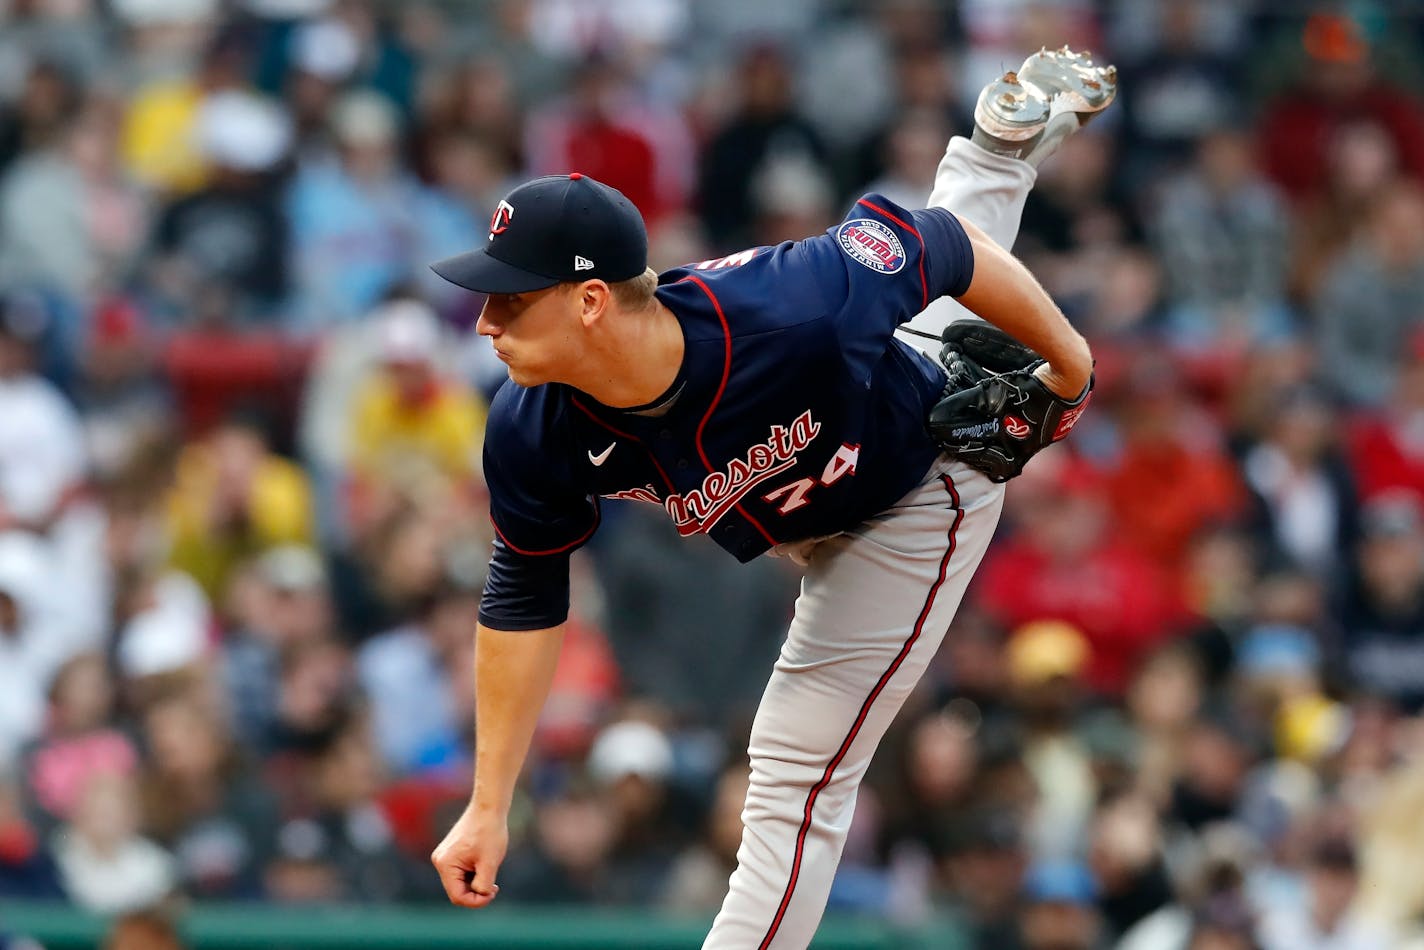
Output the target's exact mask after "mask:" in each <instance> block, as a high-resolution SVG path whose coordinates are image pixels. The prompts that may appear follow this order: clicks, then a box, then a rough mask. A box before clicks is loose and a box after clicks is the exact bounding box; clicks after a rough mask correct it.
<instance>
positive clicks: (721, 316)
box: [678, 274, 781, 547]
mask: <svg viewBox="0 0 1424 950" xmlns="http://www.w3.org/2000/svg"><path fill="white" fill-rule="evenodd" d="M682 280H690V281H692V282H693V283H694V284H696V285H697V286H698V287H700V288H702V292H703V293H704V294H706V295H707V299H708V300H710V301H712V309H713V310H716V311H717V319H718V320H721V321H722V336H723V339H725V340H726V341H727V345H726V352H725V355H724V356H723V358H722V382H721V385H719V386H718V387H717V395H715V396H713V397H712V405H710V406H708V407H707V412H705V413H704V414H703V416H702V421H701V422H699V423H698V424H697V454H698V455H700V456H701V457H702V464H703V465H705V466H707V471H708V473H709V474H710V473H712V472H715V471H716V469H714V468H713V467H712V460H711V459H709V458H708V457H707V450H706V449H704V448H703V447H702V430H704V429H706V428H707V421H708V420H709V419H711V418H712V413H713V412H715V411H716V410H717V403H719V402H721V401H722V394H723V393H724V392H726V391H727V379H728V378H729V377H730V376H731V375H732V328H731V327H730V326H729V325H728V324H727V315H726V314H725V313H723V312H722V304H721V302H720V301H719V300H718V299H717V295H716V294H714V293H712V288H711V287H708V286H707V284H706V283H704V282H703V280H702V278H700V277H697V276H695V275H693V274H688V275H687V276H686V277H684V278H683V279H682ZM678 283H682V281H681V280H680V281H678ZM733 507H734V509H735V510H736V512H737V514H739V515H741V516H742V517H743V518H745V519H747V521H749V522H750V523H751V526H752V527H753V528H756V529H757V530H758V531H760V532H761V536H762V537H763V538H766V541H767V543H768V544H770V545H771V546H772V547H776V546H777V545H778V544H780V543H781V542H779V541H777V540H776V539H775V538H773V537H772V536H771V532H769V531H767V530H766V529H765V528H763V527H762V526H761V522H760V521H758V520H756V519H755V518H753V517H752V516H751V515H750V514H748V513H747V510H746V509H745V508H743V507H742V505H741V502H738V503H737V504H736V505H735V506H733Z"/></svg>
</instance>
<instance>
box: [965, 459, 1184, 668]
mask: <svg viewBox="0 0 1424 950" xmlns="http://www.w3.org/2000/svg"><path fill="white" fill-rule="evenodd" d="M1016 487H1019V486H1016ZM1022 487H1023V488H1025V489H1030V490H1029V491H1020V492H1019V497H1018V498H1017V499H1015V501H1016V503H1017V506H1018V507H1019V509H1020V511H1019V513H1020V515H1021V516H1022V517H1020V519H1019V520H1018V523H1019V524H1021V525H1024V526H1025V527H1026V529H1027V530H1024V531H1023V532H1021V533H1020V534H1019V535H1017V536H1016V537H1014V538H1013V539H1012V540H1009V541H1008V542H1007V543H1005V544H1002V545H1000V546H999V547H998V548H997V549H991V550H990V552H989V554H988V556H987V557H986V558H985V559H984V565H983V567H981V568H980V571H979V575H978V578H977V589H978V592H979V597H980V599H981V603H982V604H983V606H984V607H985V609H986V610H987V611H988V612H989V613H991V614H992V615H994V616H995V617H996V619H998V620H999V621H1000V622H1001V623H1003V624H1004V625H1005V626H1007V627H1010V628H1013V627H1018V626H1020V625H1021V624H1025V623H1028V622H1029V621H1031V620H1050V619H1052V620H1064V621H1067V622H1068V623H1070V624H1073V625H1074V626H1076V627H1077V628H1078V629H1079V630H1081V631H1082V632H1083V634H1084V635H1085V636H1086V637H1087V639H1088V642H1089V644H1090V645H1091V647H1092V655H1091V660H1090V661H1089V664H1088V668H1087V672H1086V677H1085V679H1086V682H1087V684H1088V685H1089V686H1090V687H1091V688H1092V689H1094V690H1096V691H1097V692H1099V693H1101V694H1104V695H1110V696H1116V695H1119V694H1121V692H1122V690H1123V687H1124V686H1125V685H1126V684H1127V681H1128V678H1129V677H1130V676H1131V675H1132V673H1133V671H1134V670H1135V669H1136V668H1137V665H1138V663H1139V661H1140V660H1141V659H1142V658H1143V657H1144V656H1145V655H1146V654H1147V653H1149V652H1150V651H1151V650H1152V648H1153V647H1154V646H1156V645H1157V644H1158V643H1160V642H1161V641H1162V640H1164V639H1165V638H1167V637H1168V636H1169V635H1170V634H1171V632H1172V631H1173V629H1174V627H1175V626H1176V625H1177V624H1178V622H1179V621H1180V619H1181V617H1182V610H1181V607H1180V605H1179V603H1178V601H1177V598H1176V596H1175V595H1174V593H1173V592H1172V589H1171V585H1170V584H1169V583H1168V580H1167V577H1166V576H1165V572H1163V571H1162V570H1160V569H1159V568H1157V567H1156V566H1155V565H1153V564H1151V563H1149V562H1147V561H1144V560H1143V559H1142V557H1141V556H1139V555H1138V554H1136V553H1135V552H1133V551H1132V550H1131V549H1130V548H1128V547H1127V546H1126V545H1125V544H1123V543H1122V542H1120V541H1119V540H1117V538H1116V532H1114V531H1113V530H1112V523H1111V521H1110V519H1109V510H1110V509H1109V501H1108V498H1107V492H1108V490H1109V488H1108V482H1107V481H1106V480H1104V479H1103V478H1102V476H1101V475H1099V474H1097V473H1095V472H1093V471H1091V470H1090V469H1088V468H1087V467H1086V466H1082V465H1078V464H1069V463H1061V465H1060V470H1059V471H1058V472H1057V473H1056V475H1055V476H1054V477H1051V478H1049V479H1047V480H1046V483H1045V482H1038V483H1036V484H1035V483H1032V482H1030V483H1027V484H1024V485H1023V486H1022ZM1032 489H1037V491H1033V490H1032ZM1162 494H1163V493H1162V492H1156V493H1154V497H1158V498H1160V497H1162Z"/></svg>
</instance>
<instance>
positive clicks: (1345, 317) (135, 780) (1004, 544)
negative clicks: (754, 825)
mask: <svg viewBox="0 0 1424 950" xmlns="http://www.w3.org/2000/svg"><path fill="white" fill-rule="evenodd" d="M1064 43H1067V44H1069V45H1072V46H1073V47H1075V48H1084V47H1086V48H1090V49H1092V50H1094V51H1096V52H1098V54H1099V59H1100V61H1112V62H1115V63H1117V65H1118V66H1119V68H1120V73H1121V94H1120V97H1119V101H1118V103H1117V104H1116V105H1114V106H1113V108H1112V109H1110V110H1109V111H1108V112H1107V113H1105V114H1104V115H1103V116H1102V118H1101V119H1099V120H1098V121H1097V122H1095V123H1094V124H1093V125H1092V126H1090V127H1089V128H1088V129H1086V130H1084V132H1083V133H1081V134H1078V135H1075V136H1073V137H1072V138H1070V139H1069V140H1068V141H1067V143H1066V144H1065V146H1064V147H1063V149H1062V150H1061V152H1060V154H1058V155H1057V156H1056V157H1055V158H1053V159H1052V160H1051V161H1049V162H1048V163H1046V165H1045V167H1044V168H1043V170H1042V172H1041V174H1040V176H1039V179H1038V184H1037V186H1036V188H1035V190H1034V191H1033V193H1032V195H1031V197H1030V200H1029V203H1028V207H1027V209H1026V211H1025V216H1024V225H1023V230H1022V232H1021V234H1020V237H1019V240H1018V243H1017V245H1016V247H1015V251H1016V253H1017V254H1019V255H1020V256H1021V257H1022V258H1024V259H1025V260H1026V262H1027V263H1028V264H1029V266H1030V268H1031V269H1032V270H1033V271H1034V272H1035V274H1037V275H1038V276H1039V278H1040V279H1041V280H1042V281H1043V283H1044V284H1045V285H1046V286H1047V287H1048V289H1049V290H1050V292H1051V293H1053V295H1054V296H1055V298H1056V299H1057V300H1058V301H1059V302H1060V303H1061V305H1062V306H1063V308H1064V310H1065V312H1066V313H1067V314H1068V315H1069V317H1070V319H1071V320H1072V321H1073V322H1074V324H1075V325H1076V326H1078V327H1079V328H1080V329H1081V330H1082V331H1083V332H1084V333H1085V334H1086V335H1087V336H1088V338H1089V340H1090V341H1091V342H1092V343H1093V346H1094V351H1095V355H1096V357H1097V361H1098V363H1097V378H1098V389H1097V393H1096V395H1095V398H1094V406H1093V409H1092V411H1091V412H1090V413H1088V414H1087V415H1086V416H1085V418H1084V421H1083V422H1082V424H1080V425H1079V426H1078V428H1077V431H1076V432H1075V434H1074V436H1073V438H1072V439H1071V440H1070V441H1069V442H1068V443H1066V444H1065V445H1064V446H1060V447H1059V448H1056V449H1054V450H1053V451H1052V452H1049V453H1047V454H1045V455H1044V456H1043V457H1042V458H1040V459H1037V460H1036V461H1035V462H1034V464H1033V465H1032V466H1031V467H1030V468H1029V470H1028V471H1027V473H1026V474H1025V475H1024V476H1023V477H1021V478H1020V479H1018V480H1016V481H1015V482H1014V483H1013V485H1012V486H1011V487H1010V489H1009V493H1008V504H1007V508H1006V514H1005V519H1004V523H1003V524H1002V525H1001V527H1000V530H999V535H998V539H997V541H996V543H995V545H994V547H993V548H991V550H990V552H989V555H988V557H987V558H986V561H985V563H984V565H983V567H982V568H981V570H980V572H979V574H978V577H977V578H976V580H975V583H974V585H973V586H972V587H971V590H970V593H969V595H968V598H967V600H966V603H965V605H964V607H963V609H962V610H961V612H960V615H959V617H958V618H957V619H956V621H955V623H954V626H953V628H952V629H951V631H950V634H949V636H948V638H947V640H946V645H945V647H944V649H943V650H942V652H941V656H940V657H939V658H938V659H937V661H936V664H935V666H934V667H933V668H932V670H931V672H930V674H929V675H928V676H927V677H926V679H925V682H924V683H923V684H922V686H921V688H920V689H919V690H918V691H917V693H916V694H915V696H914V697H912V699H911V701H910V702H909V704H908V705H907V708H906V709H905V711H904V713H903V715H902V716H901V717H900V720H899V722H898V723H897V725H896V726H895V727H893V728H892V731H891V733H890V735H889V736H888V737H887V739H886V742H885V744H884V746H883V747H882V750H881V754H880V756H879V757H878V759H877V762H876V764H875V766H874V767H873V769H872V772H871V774H870V776H869V777H868V779H867V781H866V785H865V787H864V789H863V790H862V793H861V795H860V799H859V804H858V810H857V814H856V819H855V825H854V827H853V829H852V832H851V835H850V840H849V843H848V845H847V848H846V852H845V857H844V859H843V861H842V865H841V870H840V873H839V875H838V877H837V880H836V885H835V889H834V892H833V895H832V901H831V905H832V909H833V910H841V911H860V912H865V913H869V914H874V915H877V916H882V917H888V918H890V919H892V920H894V921H897V922H899V923H902V924H905V925H906V926H914V925H916V924H917V923H919V922H922V921H924V920H927V919H931V918H932V917H933V916H934V915H936V914H947V915H951V916H952V917H953V918H954V919H955V920H957V921H958V922H959V924H960V925H961V926H962V927H963V928H965V930H966V933H968V934H969V937H970V945H971V946H972V947H975V948H991V947H992V948H995V950H1095V948H1100V947H1113V946H1115V947H1121V948H1124V950H1176V948H1182V950H1237V948H1241V950H1249V948H1261V950H1312V948H1322V950H1323V948H1331V950H1371V948H1385V947H1405V946H1416V947H1417V946H1424V936H1421V934H1424V873H1421V872H1424V856H1422V855H1424V715H1421V710H1424V105H1421V100H1420V99H1419V98H1418V97H1417V96H1416V95H1415V93H1414V90H1418V89H1421V88H1424V86H1421V83H1420V79H1421V76H1424V55H1421V51H1424V15H1421V14H1420V12H1419V11H1417V10H1416V11H1412V12H1410V11H1409V10H1401V8H1400V5H1397V4H1390V3H1385V2H1375V3H1371V2H1364V0H1362V2H1353V3H1349V4H1314V5H1311V4H1274V3H1270V2H1267V0H1256V2H1251V0H1117V2H1113V0H958V2H951V0H943V2H934V0H776V2H774V3H768V2H754V0H716V2H712V0H706V2H699V0H458V2H457V0H449V2H435V0H422V2H399V3H397V2H389V3H382V2H377V0H0V898H4V897H63V898H66V899H68V900H70V901H72V902H73V903H74V904H75V905H78V906H80V907H83V908H87V909H89V910H93V911H97V912H100V913H105V914H110V913H112V914H120V913H126V912H130V911H134V910H136V909H144V908H149V907H153V906H155V905H158V906H172V904H173V902H175V901H177V902H182V901H185V900H199V901H204V900H265V901H273V902H282V903H300V902H312V901H327V900H353V901H365V902H383V901H435V900H437V899H438V898H439V896H440V889H439V887H438V885H437V882H436V881H435V880H434V877H433V874H432V872H431V871H430V869H429V866H428V864H427V863H426V856H427V855H428V854H429V852H430V850H431V848H432V847H433V846H434V844H435V843H436V842H437V841H438V840H439V839H440V837H441V836H442V835H443V832H444V830H445V828H446V827H448V824H449V822H450V821H451V820H452V818H453V817H454V815H455V814H457V813H458V811H459V810H460V808H461V807H462V806H463V803H464V800H465V797H466V795H467V793H468V783H469V775H470V761H471V747H472V743H473V741H474V740H475V736H474V732H473V727H472V708H473V688H474V687H473V683H472V678H473V677H472V644H471V634H472V632H473V628H474V618H475V612H476V609H477V606H478V602H479V596H480V590H481V585H482V582H483V571H484V565H485V560H486V558H487V555H488V550H489V541H490V533H491V532H490V526H489V523H488V520H487V517H486V502H485V499H486V495H485V491H484V488H483V484H482V480H481V462H480V457H481V455H480V453H481V443H482V433H483V424H484V418H485V411H486V407H487V405H488V399H489V398H490V396H491V395H492V393H493V392H494V390H495V389H497V388H498V386H499V385H500V383H501V381H502V368H501V366H500V364H499V363H498V361H496V360H494V359H493V358H492V354H491V352H490V350H489V348H488V346H487V344H485V343H484V341H482V340H480V339H478V338H477V337H476V336H475V335H474V333H473V331H472V324H473V321H474V318H475V316H476V315H477V313H478V309H479V306H480V300H479V298H478V297H476V296H474V295H470V294H466V293H464V292H461V291H457V290H456V289H454V288H452V287H450V286H448V285H442V284H441V282H439V281H438V279H436V278H434V277H433V275H432V274H430V273H429V271H428V270H427V268H426V265H427V264H428V263H429V262H430V261H432V260H435V259H437V258H440V257H443V256H446V255H448V254H451V253H455V252H458V251H460V250H464V249H467V248H468V247H471V246H474V245H475V244H477V243H478V242H479V241H480V240H481V239H482V238H483V236H484V232H485V230H486V228H485V222H486V221H488V220H489V217H490V213H491V211H492V210H493V206H494V204H495V202H497V201H498V199H499V198H500V197H501V196H502V194H503V193H504V192H505V191H506V190H507V189H508V188H509V187H510V186H511V185H512V184H513V183H516V182H518V181H520V180H522V179H524V178H526V177H528V176H532V175H536V174H546V173H560V172H567V171H571V170H579V171H582V172H584V173H586V174H590V175H593V176H594V177H597V178H599V179H601V180H603V181H606V182H608V183H610V184H612V185H614V186H616V187H618V188H619V189H620V190H622V191H623V192H624V193H625V194H626V195H628V196H629V197H630V198H632V199H633V200H634V201H635V202H636V203H637V204H638V206H639V207H640V208H641V209H642V210H643V212H644V214H645V215H646V217H647V220H648V223H649V227H650V232H651V253H652V257H653V263H654V265H655V266H658V267H667V266H672V265H674V264H678V263H682V262H685V261H692V260H700V259H705V258H711V257H715V256H718V255H723V254H727V253H731V252H734V251H736V250H739V249H741V248H743V247H746V246H749V245H752V244H766V243H775V242H778V241H781V240H786V239H795V238H799V237H804V236H807V235H809V234H812V233H815V232H816V231H818V230H820V229H823V228H825V227H827V226H829V225H831V224H833V223H834V222H835V221H837V220H839V219H840V217H841V216H842V214H843V213H844V210H845V209H846V208H847V207H848V206H849V204H850V202H852V201H853V200H854V197H855V196H857V195H859V194H860V193H862V192H863V191H868V190H878V191H881V192H883V193H886V194H887V195H889V196H890V197H892V198H893V199H894V200H896V201H898V202H901V203H903V204H906V205H910V206H920V205H922V204H923V202H924V201H925V200H926V198H927V196H928V193H929V189H930V185H931V182H932V179H933V175H934V170H935V167H936V163H937V161H938V158H939V156H940V154H941V153H942V151H943V149H944V146H945V143H946V141H947V140H948V138H949V137H950V136H951V135H952V134H967V133H968V131H969V129H970V124H969V118H968V117H969V114H970V111H971V109H972V105H973V102H974V99H975V97H976V95H977V93H978V90H979V88H980V87H981V86H982V85H983V84H984V83H985V82H987V81H988V80H990V79H992V78H994V77H995V76H996V75H997V74H998V73H1000V72H1001V71H1002V70H1003V69H1004V68H1006V67H1011V66H1013V65H1014V64H1016V63H1018V62H1019V61H1020V60H1021V58H1022V57H1023V56H1024V55H1025V54H1026V53H1027V52H1030V51H1033V50H1036V49H1038V48H1039V47H1040V46H1043V45H1047V46H1059V45H1062V44H1064ZM703 540H704V539H700V538H698V539H693V540H692V541H691V542H688V541H684V540H682V539H679V538H678V537H677V536H676V532H675V531H674V530H672V529H671V527H670V526H669V525H668V524H667V523H666V519H665V518H664V517H662V515H661V513H660V512H657V511H654V510H653V509H652V508H651V507H647V506H645V507H642V508H639V507H628V506H626V505H619V504H615V505H610V506H609V508H608V511H607V517H606V519H605V523H604V526H603V527H602V529H601V530H600V532H599V534H598V536H597V537H596V538H595V540H594V542H593V543H592V544H591V545H590V546H589V548H588V549H586V550H585V551H583V552H581V553H580V554H579V555H578V556H577V557H576V559H575V562H574V571H575V579H574V595H573V600H574V603H573V616H572V619H571V623H570V630H569V635H568V640H567V644H566V648H565V652H564V656H563V660H562V663H561V666H560V668H559V672H558V674H557V677H556V681H555V684H554V689H553V694H552V697H551V700H550V702H549V704H548V706H547V709H546V711H545V714H544V716H543V719H542V720H541V723H540V726H539V730H538V734H537V735H536V738H535V749H534V753H533V755H532V757H531V762H530V765H529V768H528V769H527V772H526V775H525V777H524V781H523V783H522V785H521V790H520V794H519V797H518V800H517V802H516V808H515V813H514V821H513V826H512V829H511V833H512V837H511V850H510V855H509V858H508V861H507V863H506V865H505V867H504V869H503V872H502V876H501V880H500V883H501V885H502V888H503V891H502V895H501V902H504V903H516V902H560V903H566V904H580V903H599V904H615V905H628V906H639V907H655V906H656V907H663V908H667V909H672V910H678V911H686V912H688V913H693V914H703V915H709V914H711V913H712V912H713V911H714V910H715V909H716V907H717V906H718V905H719V903H720V900H721V897H722V895H723V892H724V888H725V884H726V879H727V875H728V873H729V872H730V870H731V868H732V866H733V864H734V860H735V850H736V845H737V841H738V838H739V834H740V817H739V811H740V805H741V801H742V797H743V794H744V792H745V789H746V783H747V765H746V760H745V753H744V749H745V735H746V730H747V728H748V725H749V722H750V715H751V712H752V710H753V709H754V707H755V703H756V699H757V697H758V695H759V692H760V689H761V686H762V684H763V682H764V678H765V676H766V674H767V673H768V671H769V669H770V665H771V662H772V661H773V659H774V658H775V656H776V653H777V650H778V647H779V642H780V638H781V636H782V635H783V633H784V626H785V624H786V622H787V621H788V619H789V616H790V603H791V600H792V598H793V597H794V595H795V588H796V577H795V576H794V574H793V573H791V570H790V569H789V567H788V565H786V564H784V563H781V562H774V561H769V560H764V561H763V562H761V563H758V564H754V565H750V566H747V567H741V566H739V565H737V564H735V563H734V562H732V560H731V559H728V558H726V557H725V556H723V555H722V554H721V553H720V552H718V551H717V550H716V549H715V548H713V547H712V546H711V545H710V544H704V543H701V542H702V541H703ZM886 606H887V609H888V608H891V607H893V605H886ZM146 919H147V918H142V917H140V918H129V920H130V921H131V922H130V924H128V925H126V926H128V927H129V928H130V929H133V928H138V929H137V930H134V932H135V933H139V934H140V937H139V938H135V939H139V940H140V942H139V943H135V944H133V945H134V946H140V945H142V946H152V945H153V944H152V943H148V944H144V943H142V942H141V941H142V940H143V939H148V938H144V937H142V936H141V935H142V933H146V932H147V931H144V930H143V928H144V927H146V926H156V925H155V924H153V923H152V921H149V922H148V923H145V922H144V921H145V920H146ZM133 920H137V923H132V921H133ZM2 926H3V921H0V927H2ZM3 939H4V938H3V937H0V943H3ZM154 939H156V938H154ZM116 945H117V944H116Z"/></svg>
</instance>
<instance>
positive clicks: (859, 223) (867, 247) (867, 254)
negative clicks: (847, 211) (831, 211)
mask: <svg viewBox="0 0 1424 950" xmlns="http://www.w3.org/2000/svg"><path fill="white" fill-rule="evenodd" d="M836 239H837V240H838V241H840V244H841V249H842V250H844V251H845V252H846V253H847V254H849V255H850V257H851V259H852V260H854V261H855V262H856V263H858V264H863V265H865V266H866V267H869V268H870V269H871V270H875V271H879V272H880V273H882V274H894V273H896V272H897V271H899V270H900V269H901V268H902V267H904V266H905V245H903V244H901V243H900V237H899V235H897V234H896V233H895V232H894V231H892V230H890V229H889V228H888V227H886V226H885V225H883V224H881V223H880V222H879V221H874V220H872V219H870V218H856V219H855V220H853V221H847V222H845V223H844V224H842V225H841V226H840V227H839V228H837V229H836Z"/></svg>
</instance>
